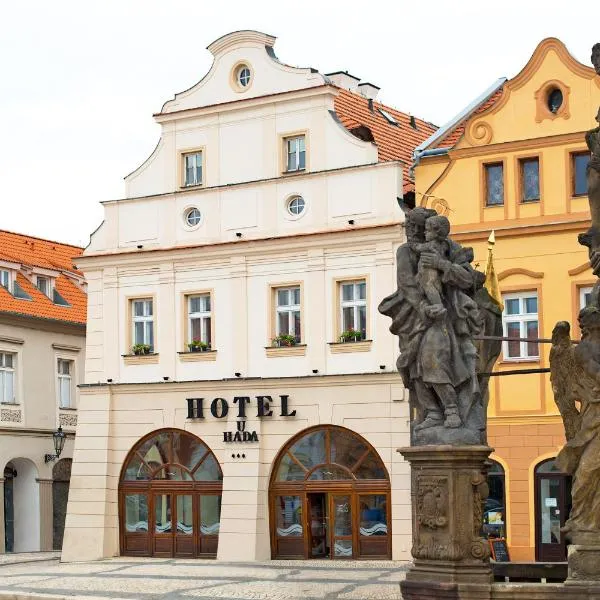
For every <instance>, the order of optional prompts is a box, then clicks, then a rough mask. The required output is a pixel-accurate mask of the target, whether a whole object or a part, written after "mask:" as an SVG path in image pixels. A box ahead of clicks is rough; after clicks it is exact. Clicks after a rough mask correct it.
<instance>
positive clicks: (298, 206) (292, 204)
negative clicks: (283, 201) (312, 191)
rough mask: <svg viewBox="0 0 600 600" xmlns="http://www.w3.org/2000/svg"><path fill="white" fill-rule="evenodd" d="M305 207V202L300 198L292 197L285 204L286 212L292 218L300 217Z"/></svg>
mask: <svg viewBox="0 0 600 600" xmlns="http://www.w3.org/2000/svg"><path fill="white" fill-rule="evenodd" d="M305 206H306V202H305V201H304V198H303V197H302V196H294V197H292V198H290V199H289V200H288V203H287V209H288V212H289V213H290V214H291V215H292V216H294V217H298V216H300V215H301V214H302V213H303V212H304V208H305Z"/></svg>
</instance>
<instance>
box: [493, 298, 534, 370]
mask: <svg viewBox="0 0 600 600" xmlns="http://www.w3.org/2000/svg"><path fill="white" fill-rule="evenodd" d="M502 299H503V301H504V313H503V314H502V321H503V325H504V336H505V337H508V338H515V339H514V340H509V341H505V342H503V349H502V352H503V354H504V360H522V359H531V358H539V355H540V351H539V346H538V342H537V341H533V340H536V339H537V338H538V337H539V335H538V334H539V328H538V297H537V292H522V293H519V294H505V295H503V296H502ZM530 340H531V341H530Z"/></svg>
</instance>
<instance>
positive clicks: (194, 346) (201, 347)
mask: <svg viewBox="0 0 600 600" xmlns="http://www.w3.org/2000/svg"><path fill="white" fill-rule="evenodd" d="M188 350H189V351H190V352H207V351H209V350H210V346H209V345H208V344H205V343H204V342H200V343H194V342H192V343H191V344H188Z"/></svg>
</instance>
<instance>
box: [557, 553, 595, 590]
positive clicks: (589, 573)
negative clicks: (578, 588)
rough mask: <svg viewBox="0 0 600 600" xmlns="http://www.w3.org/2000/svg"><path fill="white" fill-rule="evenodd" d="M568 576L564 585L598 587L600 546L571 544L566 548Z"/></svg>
mask: <svg viewBox="0 0 600 600" xmlns="http://www.w3.org/2000/svg"><path fill="white" fill-rule="evenodd" d="M567 560H568V562H569V575H568V577H567V580H566V581H565V584H566V585H572V584H578V585H579V584H581V583H594V584H596V585H599V586H600V546H582V545H576V544H572V545H571V546H569V547H568V558H567Z"/></svg>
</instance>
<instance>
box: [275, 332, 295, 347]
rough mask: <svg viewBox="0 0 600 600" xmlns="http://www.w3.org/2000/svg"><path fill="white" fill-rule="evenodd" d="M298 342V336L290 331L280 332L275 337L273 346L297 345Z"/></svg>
mask: <svg viewBox="0 0 600 600" xmlns="http://www.w3.org/2000/svg"><path fill="white" fill-rule="evenodd" d="M297 343H298V340H297V339H296V336H294V335H290V334H289V333H280V334H279V335H278V336H277V337H276V338H273V346H279V347H286V346H295V345H296V344H297Z"/></svg>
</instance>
